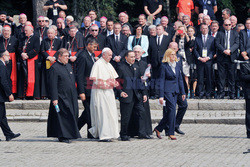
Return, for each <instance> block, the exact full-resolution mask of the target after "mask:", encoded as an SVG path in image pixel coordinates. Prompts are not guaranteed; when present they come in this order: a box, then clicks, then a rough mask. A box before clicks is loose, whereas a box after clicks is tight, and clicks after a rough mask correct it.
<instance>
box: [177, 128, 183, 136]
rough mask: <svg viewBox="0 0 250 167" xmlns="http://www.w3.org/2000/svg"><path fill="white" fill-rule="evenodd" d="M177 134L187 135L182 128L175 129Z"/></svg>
mask: <svg viewBox="0 0 250 167" xmlns="http://www.w3.org/2000/svg"><path fill="white" fill-rule="evenodd" d="M175 132H176V133H178V134H181V135H185V133H184V132H183V131H181V130H180V128H175Z"/></svg>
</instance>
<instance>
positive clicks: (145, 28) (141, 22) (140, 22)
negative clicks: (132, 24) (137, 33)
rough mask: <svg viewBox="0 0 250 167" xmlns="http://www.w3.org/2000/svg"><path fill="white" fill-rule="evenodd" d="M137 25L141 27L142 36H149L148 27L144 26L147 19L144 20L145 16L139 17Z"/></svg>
mask: <svg viewBox="0 0 250 167" xmlns="http://www.w3.org/2000/svg"><path fill="white" fill-rule="evenodd" d="M138 23H139V24H140V25H141V26H142V35H147V36H149V30H148V26H147V25H146V23H147V18H146V15H145V14H140V15H139V17H138Z"/></svg>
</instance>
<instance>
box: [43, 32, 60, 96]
mask: <svg viewBox="0 0 250 167" xmlns="http://www.w3.org/2000/svg"><path fill="white" fill-rule="evenodd" d="M47 36H48V38H46V39H44V40H43V41H42V44H41V54H42V73H41V97H48V96H49V94H48V93H49V86H48V84H49V83H48V82H49V80H48V75H47V73H48V70H49V69H50V67H51V66H52V65H53V64H54V62H55V61H56V55H55V54H56V52H57V51H58V50H59V49H60V48H61V43H62V40H61V39H60V38H55V36H56V32H55V30H54V29H53V28H49V29H48V31H47Z"/></svg>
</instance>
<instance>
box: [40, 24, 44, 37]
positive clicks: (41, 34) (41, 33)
mask: <svg viewBox="0 0 250 167" xmlns="http://www.w3.org/2000/svg"><path fill="white" fill-rule="evenodd" d="M44 31H45V27H44V28H43V32H42V31H41V29H40V30H39V35H40V37H42V38H43V33H44Z"/></svg>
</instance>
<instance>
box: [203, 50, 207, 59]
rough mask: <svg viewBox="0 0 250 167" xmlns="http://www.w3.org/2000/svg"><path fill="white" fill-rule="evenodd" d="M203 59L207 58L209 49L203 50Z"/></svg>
mask: <svg viewBox="0 0 250 167" xmlns="http://www.w3.org/2000/svg"><path fill="white" fill-rule="evenodd" d="M202 57H207V49H202Z"/></svg>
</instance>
